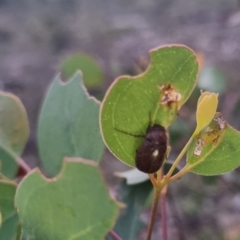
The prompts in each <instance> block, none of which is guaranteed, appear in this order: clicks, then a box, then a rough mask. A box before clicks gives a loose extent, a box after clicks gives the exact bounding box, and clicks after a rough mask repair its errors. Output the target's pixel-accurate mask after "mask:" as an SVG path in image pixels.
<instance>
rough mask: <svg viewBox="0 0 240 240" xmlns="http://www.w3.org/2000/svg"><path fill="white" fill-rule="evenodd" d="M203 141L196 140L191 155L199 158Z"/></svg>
mask: <svg viewBox="0 0 240 240" xmlns="http://www.w3.org/2000/svg"><path fill="white" fill-rule="evenodd" d="M203 145H204V141H203V140H202V139H201V138H198V139H197V146H196V147H195V148H194V151H193V154H194V155H195V156H200V155H201V154H202V150H203Z"/></svg>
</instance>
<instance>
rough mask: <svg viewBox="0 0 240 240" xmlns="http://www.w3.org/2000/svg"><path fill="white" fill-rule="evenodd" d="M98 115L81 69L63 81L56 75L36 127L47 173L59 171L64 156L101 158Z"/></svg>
mask: <svg viewBox="0 0 240 240" xmlns="http://www.w3.org/2000/svg"><path fill="white" fill-rule="evenodd" d="M98 118H99V103H98V102H97V101H96V100H95V99H94V98H92V97H89V95H88V93H87V92H86V89H85V87H84V86H83V85H82V76H81V73H80V72H79V73H77V74H76V75H75V76H74V77H73V78H72V79H71V80H70V81H69V82H67V83H65V84H64V83H63V82H62V81H61V79H60V78H59V76H58V77H56V79H55V80H54V82H53V84H52V85H51V87H50V89H49V91H48V94H47V96H46V99H45V101H44V104H43V107H42V110H41V114H40V119H39V126H38V144H39V152H40V156H41V160H42V162H43V165H44V167H45V168H46V170H47V171H48V172H49V173H50V174H52V175H56V174H57V173H59V171H60V169H61V165H62V160H63V158H64V157H82V158H86V159H91V160H95V161H100V159H101V157H102V154H103V149H104V144H103V141H102V137H101V134H100V130H99V121H98Z"/></svg>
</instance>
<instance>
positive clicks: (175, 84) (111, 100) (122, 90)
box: [100, 45, 198, 167]
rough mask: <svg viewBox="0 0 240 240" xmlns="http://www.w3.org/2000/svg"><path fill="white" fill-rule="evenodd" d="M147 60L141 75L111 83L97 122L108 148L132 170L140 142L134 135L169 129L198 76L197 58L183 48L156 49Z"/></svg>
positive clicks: (126, 77) (167, 47)
mask: <svg viewBox="0 0 240 240" xmlns="http://www.w3.org/2000/svg"><path fill="white" fill-rule="evenodd" d="M150 59H151V63H150V65H149V67H148V69H147V70H146V72H144V73H143V74H141V75H139V76H136V77H128V76H123V77H120V78H118V79H117V80H116V81H114V83H113V84H112V86H111V87H110V88H109V90H108V92H107V94H106V95H105V98H104V100H103V102H102V105H101V117H100V122H101V129H102V134H103V138H104V141H105V143H106V145H107V147H108V148H109V149H110V151H111V152H112V153H113V154H114V155H115V156H116V157H117V158H119V159H120V160H121V161H123V162H124V163H126V164H128V165H130V166H133V167H134V166H135V154H136V149H137V148H138V147H139V146H140V143H141V141H142V138H137V137H134V136H133V135H145V133H146V129H147V127H148V126H149V124H160V125H162V126H164V127H168V126H169V125H170V124H171V123H172V122H173V121H174V120H175V118H176V114H177V110H178V109H180V107H181V106H182V104H184V103H185V102H186V100H187V99H188V97H189V96H190V94H191V92H192V90H193V89H194V86H195V83H196V78H197V73H198V64H197V60H196V56H195V54H194V53H193V51H192V50H190V49H189V48H187V47H185V46H178V45H176V46H174V45H172V46H166V47H163V48H159V49H155V50H153V51H151V52H150ZM168 91H169V92H171V94H170V97H169V95H166V93H167V92H168ZM174 96H175V97H174ZM169 99H171V101H170V100H169ZM165 100H166V101H167V103H166V102H165ZM168 100H169V102H168ZM123 132H125V133H123ZM127 133H128V134H127ZM131 134H132V135H131Z"/></svg>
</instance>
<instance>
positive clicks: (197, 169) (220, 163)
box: [187, 125, 240, 176]
mask: <svg viewBox="0 0 240 240" xmlns="http://www.w3.org/2000/svg"><path fill="white" fill-rule="evenodd" d="M196 144H197V140H194V141H193V142H192V144H191V145H190V147H189V150H188V153H187V165H189V166H191V165H192V166H193V168H192V169H191V171H192V172H194V173H197V174H200V175H208V176H211V175H218V174H222V173H225V172H228V171H231V170H233V169H235V168H236V167H238V166H239V165H240V147H239V146H240V132H238V131H237V130H235V129H233V128H232V127H230V126H229V125H228V126H227V128H226V130H225V132H224V133H223V136H222V141H221V142H219V144H216V145H207V146H206V147H204V148H203V151H202V153H201V155H200V156H195V155H194V154H193V151H194V148H195V147H196ZM195 164H196V165H195Z"/></svg>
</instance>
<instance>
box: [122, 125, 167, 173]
mask: <svg viewBox="0 0 240 240" xmlns="http://www.w3.org/2000/svg"><path fill="white" fill-rule="evenodd" d="M118 131H119V132H122V133H124V134H128V135H131V136H134V137H142V138H144V139H143V141H142V143H141V145H140V146H139V147H138V149H137V150H136V156H135V164H136V167H137V169H138V170H140V171H142V172H144V173H156V172H157V171H158V170H159V169H160V168H161V166H162V164H163V162H164V158H165V155H166V151H167V142H168V137H167V133H166V129H165V128H164V127H163V126H161V125H159V124H154V125H153V126H151V125H149V126H148V128H147V130H146V134H145V135H134V134H130V133H127V132H124V131H121V130H118Z"/></svg>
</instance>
